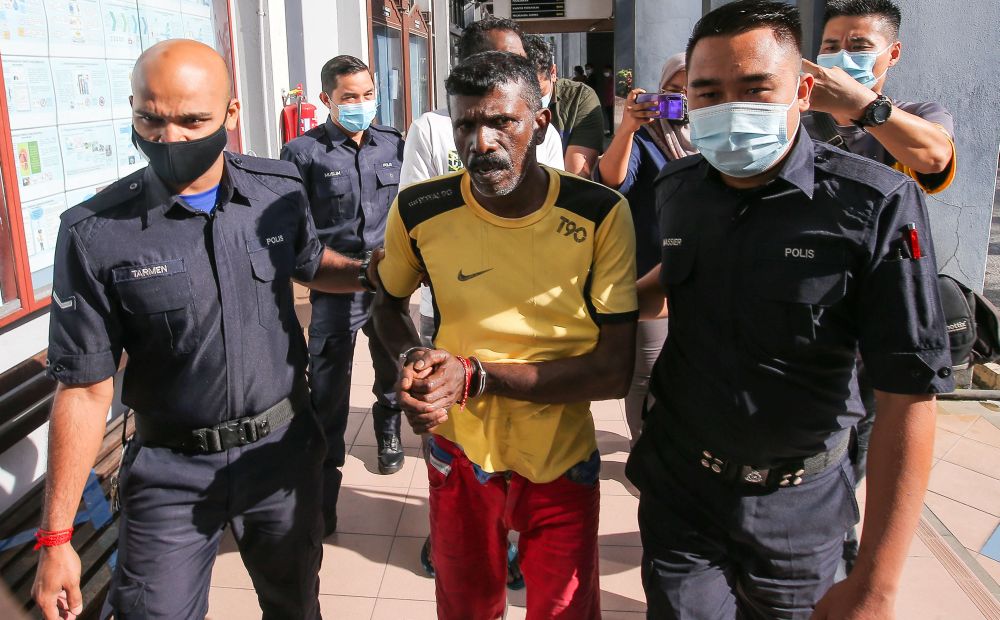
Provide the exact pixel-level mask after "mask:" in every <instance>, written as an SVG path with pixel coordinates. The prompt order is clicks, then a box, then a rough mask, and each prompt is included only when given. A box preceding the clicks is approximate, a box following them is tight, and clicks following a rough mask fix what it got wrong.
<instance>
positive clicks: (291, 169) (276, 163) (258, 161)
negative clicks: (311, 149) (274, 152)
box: [226, 153, 302, 183]
mask: <svg viewBox="0 0 1000 620" xmlns="http://www.w3.org/2000/svg"><path fill="white" fill-rule="evenodd" d="M226 160H227V161H229V163H231V164H232V165H234V166H236V167H237V168H239V169H240V170H243V171H245V172H249V173H250V174H263V175H267V176H279V177H286V178H289V179H292V180H294V181H298V182H299V183H301V182H302V175H300V174H299V169H298V167H296V165H295V164H293V163H292V162H290V161H285V160H283V159H266V158H264V157H253V156H251V155H237V154H234V153H226Z"/></svg>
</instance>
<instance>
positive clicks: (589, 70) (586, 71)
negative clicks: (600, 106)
mask: <svg viewBox="0 0 1000 620" xmlns="http://www.w3.org/2000/svg"><path fill="white" fill-rule="evenodd" d="M583 78H584V81H585V82H586V83H587V86H589V87H590V88H591V89H592V90H593V91H594V92H595V93H596V92H597V74H596V73H594V65H592V64H590V63H589V62H588V63H587V64H585V65H583Z"/></svg>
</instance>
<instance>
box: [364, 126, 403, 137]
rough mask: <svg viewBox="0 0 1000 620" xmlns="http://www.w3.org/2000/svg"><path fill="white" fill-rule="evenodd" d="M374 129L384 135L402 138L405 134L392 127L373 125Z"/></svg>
mask: <svg viewBox="0 0 1000 620" xmlns="http://www.w3.org/2000/svg"><path fill="white" fill-rule="evenodd" d="M371 128H372V129H374V130H375V131H381V132H382V133H388V134H395V135H396V136H398V137H400V138H402V137H403V134H402V132H400V131H399V130H398V129H396V128H395V127H390V126H389V125H372V126H371Z"/></svg>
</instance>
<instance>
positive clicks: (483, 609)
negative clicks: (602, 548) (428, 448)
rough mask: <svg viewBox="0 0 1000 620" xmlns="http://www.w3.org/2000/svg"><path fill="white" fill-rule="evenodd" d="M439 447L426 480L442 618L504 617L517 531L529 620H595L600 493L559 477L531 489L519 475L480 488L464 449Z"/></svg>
mask: <svg viewBox="0 0 1000 620" xmlns="http://www.w3.org/2000/svg"><path fill="white" fill-rule="evenodd" d="M433 441H434V442H435V444H436V446H437V448H439V450H436V451H432V452H431V458H430V459H429V462H428V465H427V475H428V478H429V481H430V515H431V516H430V518H431V561H432V562H433V564H434V570H435V573H436V578H435V591H436V595H437V613H438V618H439V619H442V620H480V619H482V620H494V619H495V618H500V617H501V616H503V613H504V607H505V601H506V586H507V533H508V531H509V530H517V531H518V532H520V534H521V537H520V541H519V544H518V555H519V556H520V564H521V572H522V573H523V575H524V582H525V587H526V588H527V605H528V614H527V618H528V620H542V619H548V618H565V619H567V620H590V619H595V620H596V619H599V618H600V617H601V601H600V592H601V589H600V586H599V584H598V574H599V572H598V563H597V519H598V513H599V512H600V491H599V483H598V482H596V481H595V482H594V483H593V484H589V483H580V482H574V481H571V480H570V479H569V478H567V477H566V476H562V477H560V478H558V479H556V480H554V481H552V482H549V483H546V484H535V483H533V482H530V481H528V480H527V479H526V478H523V477H522V476H519V475H518V474H511V475H509V476H503V475H495V476H492V477H490V478H489V479H488V480H486V481H485V483H484V482H481V481H480V480H479V478H477V476H476V473H475V471H474V470H473V464H472V462H471V461H469V459H468V458H467V457H466V456H465V454H464V453H463V452H462V451H461V449H459V448H458V446H456V445H455V444H453V443H452V442H450V441H448V440H446V439H443V438H441V437H434V439H433ZM435 452H436V453H437V456H435ZM449 460H450V462H449Z"/></svg>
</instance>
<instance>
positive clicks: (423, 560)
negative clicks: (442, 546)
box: [420, 536, 434, 577]
mask: <svg viewBox="0 0 1000 620" xmlns="http://www.w3.org/2000/svg"><path fill="white" fill-rule="evenodd" d="M420 565H421V566H423V567H424V572H425V573H427V576H428V577H433V576H434V565H433V564H431V537H430V536H428V537H427V539H426V540H424V546H423V547H421V549H420Z"/></svg>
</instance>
